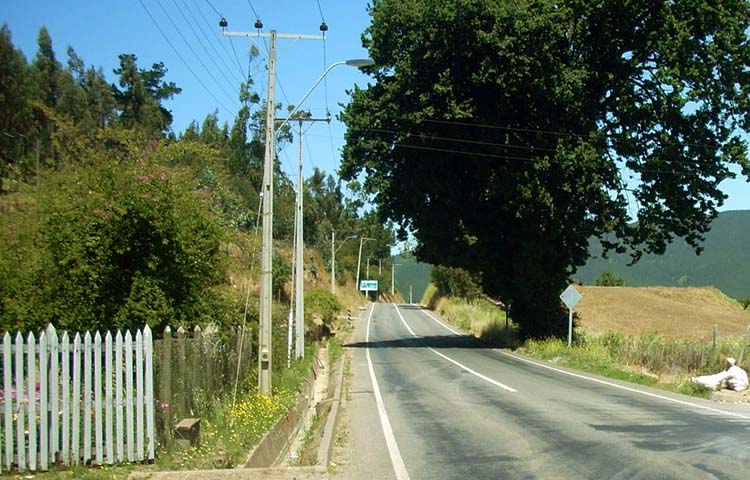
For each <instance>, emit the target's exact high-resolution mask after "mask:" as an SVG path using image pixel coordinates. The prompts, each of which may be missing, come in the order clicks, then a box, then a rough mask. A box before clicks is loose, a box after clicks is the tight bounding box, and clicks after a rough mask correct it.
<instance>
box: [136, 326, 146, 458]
mask: <svg viewBox="0 0 750 480" xmlns="http://www.w3.org/2000/svg"><path fill="white" fill-rule="evenodd" d="M135 391H136V402H135V418H136V427H135V445H136V450H135V458H136V460H138V461H139V462H142V461H143V447H144V442H143V428H144V418H143V407H144V405H143V335H142V334H141V332H140V330H139V331H138V332H136V334H135Z"/></svg>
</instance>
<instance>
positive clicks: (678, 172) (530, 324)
mask: <svg viewBox="0 0 750 480" xmlns="http://www.w3.org/2000/svg"><path fill="white" fill-rule="evenodd" d="M370 14H371V16H372V23H371V25H370V27H369V28H368V29H367V30H366V31H365V33H364V35H363V44H364V46H365V47H366V48H368V50H369V53H370V56H371V57H372V58H373V59H374V60H375V62H376V66H375V67H371V68H370V70H369V72H370V74H371V75H372V78H373V83H371V84H370V85H368V86H367V88H364V89H359V88H355V89H354V91H352V92H351V102H350V103H349V104H348V105H347V106H346V109H345V111H344V112H343V113H342V115H341V118H342V120H343V121H344V122H345V123H346V125H347V127H348V131H347V134H346V141H347V143H346V146H345V148H344V161H343V164H342V168H341V172H342V176H343V177H344V178H345V179H353V178H357V177H358V176H359V175H360V174H363V176H364V187H365V189H366V190H367V191H368V192H370V193H372V194H373V195H374V199H375V201H376V203H377V204H378V205H379V207H380V209H381V212H382V214H383V215H384V216H385V217H388V218H390V219H392V220H394V221H396V222H397V223H398V224H399V225H401V233H402V235H405V234H406V233H407V232H412V233H413V234H414V235H416V237H417V239H418V241H419V245H418V248H417V254H418V256H419V257H420V259H423V260H425V261H427V262H430V263H434V264H444V265H451V266H455V267H461V268H465V269H467V270H469V271H471V272H473V273H474V274H478V275H479V276H480V277H481V279H482V284H483V287H484V289H485V290H486V291H487V293H489V294H491V295H494V296H497V297H499V298H501V299H503V300H504V301H505V302H506V303H509V304H510V306H511V314H512V316H513V318H514V319H515V320H516V321H517V322H518V323H519V324H520V326H521V330H522V333H523V334H524V335H526V336H544V335H549V334H558V333H561V332H562V331H563V329H564V325H565V322H564V320H563V318H562V315H561V312H560V304H559V300H558V298H557V296H558V294H559V292H560V291H561V290H562V289H563V288H564V285H565V282H566V280H567V279H568V277H569V276H570V275H571V274H572V273H574V272H575V269H576V267H577V266H580V265H582V264H583V263H584V261H585V260H586V258H587V256H588V241H589V238H590V237H592V236H594V237H599V238H600V239H601V240H602V242H603V244H604V245H605V247H606V248H608V249H617V250H618V251H622V250H623V249H624V248H625V247H631V248H632V249H633V251H635V252H652V253H661V252H663V250H664V248H665V247H666V245H667V244H669V242H670V241H672V240H673V239H674V238H676V237H682V238H684V239H685V240H686V241H687V242H688V243H689V244H690V245H692V246H693V247H694V248H696V249H697V250H698V251H699V250H700V243H701V241H702V239H703V236H704V234H705V233H706V231H707V230H708V228H709V225H710V222H711V220H712V219H713V218H714V217H715V216H716V213H717V208H718V207H720V206H721V205H722V203H723V200H724V198H725V196H724V194H723V193H722V192H721V191H720V190H719V184H720V183H721V181H722V180H724V179H727V178H732V177H734V176H735V172H736V171H737V170H738V169H740V170H741V171H742V174H743V175H745V176H747V175H748V174H749V173H750V170H749V168H748V144H747V136H746V135H747V132H748V131H750V42H749V41H748V28H749V27H750V2H747V1H737V0H733V1H730V0H721V1H709V0H675V1H664V0H662V1H652V0H641V1H637V0H618V1H606V0H605V1H599V2H589V1H584V0H569V1H562V2H560V1H550V0H538V1H530V0H529V1H494V0H493V1H490V0H446V1H438V0H415V1H412V2H400V1H397V0H374V1H373V3H372V6H371V7H370ZM637 256H638V253H636V258H637Z"/></svg>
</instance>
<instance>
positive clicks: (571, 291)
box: [560, 285, 581, 308]
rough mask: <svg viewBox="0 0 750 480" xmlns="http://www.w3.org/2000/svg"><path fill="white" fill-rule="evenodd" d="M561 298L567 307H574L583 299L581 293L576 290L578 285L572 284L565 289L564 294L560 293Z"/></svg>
mask: <svg viewBox="0 0 750 480" xmlns="http://www.w3.org/2000/svg"><path fill="white" fill-rule="evenodd" d="M560 300H562V301H563V303H564V304H565V306H566V307H568V308H573V307H575V306H576V304H577V303H578V302H580V301H581V294H580V292H579V291H578V290H576V287H574V286H573V285H570V286H568V288H566V289H565V291H564V292H563V293H562V295H560Z"/></svg>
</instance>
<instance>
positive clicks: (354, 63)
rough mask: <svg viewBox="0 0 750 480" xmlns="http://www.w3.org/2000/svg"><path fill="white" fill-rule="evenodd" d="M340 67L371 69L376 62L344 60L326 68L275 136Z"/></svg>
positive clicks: (365, 59) (361, 59)
mask: <svg viewBox="0 0 750 480" xmlns="http://www.w3.org/2000/svg"><path fill="white" fill-rule="evenodd" d="M339 65H347V66H350V67H356V68H362V67H371V66H373V65H375V60H373V59H372V58H355V59H352V60H342V61H340V62H335V63H332V64H330V65H329V66H328V68H326V69H325V70H324V71H323V73H322V74H321V75H320V77H318V79H317V80H315V83H313V86H312V87H310V89H309V90H308V91H307V93H305V95H304V96H303V97H302V100H300V101H299V102H298V103H297V105H295V106H294V110H292V111H291V112H289V115H287V116H286V120H284V121H283V122H282V123H281V125H279V128H277V129H276V133H275V135H278V134H279V133H281V129H282V128H284V126H285V125H286V124H287V123H289V119H291V118H292V117H294V114H295V113H297V112H298V111H299V109H300V107H301V106H302V104H303V103H305V100H307V97H309V96H310V94H312V92H313V90H315V87H317V86H318V84H320V82H322V81H323V78H325V76H326V75H328V72H330V71H331V70H333V68H334V67H338V66H339Z"/></svg>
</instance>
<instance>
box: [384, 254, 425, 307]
mask: <svg viewBox="0 0 750 480" xmlns="http://www.w3.org/2000/svg"><path fill="white" fill-rule="evenodd" d="M393 261H394V263H396V264H400V265H398V266H397V267H396V273H395V277H396V282H395V283H396V289H397V290H398V291H399V292H400V293H401V297H402V298H403V299H404V300H406V301H407V302H408V301H409V287H410V286H411V288H412V299H413V301H414V302H415V303H418V302H419V301H420V300H421V299H422V295H424V291H425V290H426V289H427V284H428V283H430V275H431V274H432V265H430V264H429V263H419V262H417V259H416V258H415V257H414V256H413V255H411V254H401V255H396V257H395V258H394V260H393Z"/></svg>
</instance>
